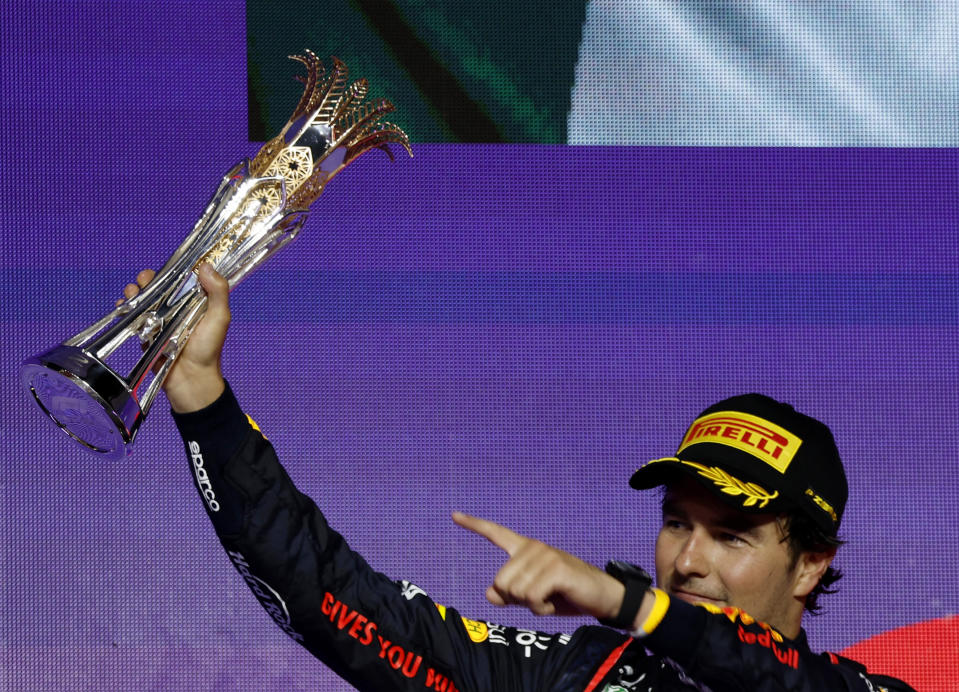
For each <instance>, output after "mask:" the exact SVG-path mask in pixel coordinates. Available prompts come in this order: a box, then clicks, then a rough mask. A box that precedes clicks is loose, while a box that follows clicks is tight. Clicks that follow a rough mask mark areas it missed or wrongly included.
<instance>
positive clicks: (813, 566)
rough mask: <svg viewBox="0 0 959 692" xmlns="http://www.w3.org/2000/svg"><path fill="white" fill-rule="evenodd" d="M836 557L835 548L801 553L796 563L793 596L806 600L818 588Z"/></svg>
mask: <svg viewBox="0 0 959 692" xmlns="http://www.w3.org/2000/svg"><path fill="white" fill-rule="evenodd" d="M834 557H836V549H835V548H830V549H829V550H825V551H822V552H812V551H805V550H804V551H803V552H802V553H800V554H799V559H798V560H797V561H796V586H795V588H794V590H793V596H794V597H796V598H806V596H808V595H809V594H810V593H811V592H812V590H813V589H815V588H816V585H817V584H818V583H819V580H820V579H822V575H823V574H825V573H826V569H827V568H828V567H829V565H830V563H831V562H832V559H833V558H834Z"/></svg>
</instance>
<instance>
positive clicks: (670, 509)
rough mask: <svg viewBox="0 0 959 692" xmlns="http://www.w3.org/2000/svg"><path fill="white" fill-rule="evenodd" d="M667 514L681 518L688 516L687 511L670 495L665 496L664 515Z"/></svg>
mask: <svg viewBox="0 0 959 692" xmlns="http://www.w3.org/2000/svg"><path fill="white" fill-rule="evenodd" d="M667 514H668V515H669V516H672V517H679V518H680V519H685V518H686V512H684V511H683V509H682V508H681V507H680V506H679V505H678V504H677V503H676V502H675V501H674V500H673V499H672V498H671V497H669V496H668V495H667V496H666V497H664V498H663V516H666V515H667Z"/></svg>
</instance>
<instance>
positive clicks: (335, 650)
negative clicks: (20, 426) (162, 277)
mask: <svg viewBox="0 0 959 692" xmlns="http://www.w3.org/2000/svg"><path fill="white" fill-rule="evenodd" d="M199 277H200V282H201V284H202V285H203V287H204V289H205V290H206V291H207V293H208V295H209V303H208V310H207V314H206V316H205V317H204V319H203V320H202V321H201V322H200V323H199V325H198V326H197V328H196V330H195V331H194V333H193V335H192V336H191V338H190V341H189V342H188V344H187V346H186V347H185V349H184V351H183V353H182V354H181V356H180V358H179V359H178V361H177V363H176V365H175V367H174V368H173V369H172V370H171V373H170V375H169V377H168V379H167V381H166V383H165V389H166V393H167V397H168V399H169V400H170V404H171V406H172V408H173V411H174V418H175V420H176V423H177V425H178V427H179V429H180V432H181V434H182V435H183V438H184V441H185V444H186V448H187V451H188V455H189V457H190V460H191V465H192V468H193V473H194V479H195V481H196V484H197V488H198V490H199V491H200V495H201V497H202V498H203V502H204V505H205V507H206V510H207V513H208V515H209V516H210V518H211V520H212V522H213V525H214V528H215V529H216V532H217V534H218V536H219V537H220V540H221V542H222V543H223V545H224V547H225V548H226V551H227V554H228V555H229V557H230V559H231V560H232V561H233V563H234V565H235V566H236V568H237V569H238V570H239V572H240V574H241V575H242V576H243V578H244V580H245V581H246V582H247V583H248V585H249V586H250V588H251V589H252V590H253V592H254V594H255V595H256V597H257V598H258V599H259V600H260V602H261V604H262V605H263V606H264V607H265V608H266V610H267V611H268V612H269V613H270V615H271V616H272V617H273V619H274V621H275V622H276V623H277V624H278V625H279V626H280V627H281V628H282V629H283V630H284V631H285V632H286V633H287V634H288V635H290V636H291V637H292V638H293V639H295V640H296V641H298V642H299V643H301V644H302V645H303V646H305V647H306V648H307V649H308V650H309V651H311V652H312V653H313V654H314V655H316V656H317V657H318V658H320V659H321V660H323V661H324V662H325V663H326V664H327V665H328V666H330V667H331V668H332V669H333V670H335V671H336V672H337V673H338V674H339V675H341V676H342V677H343V678H344V679H345V680H347V681H348V682H350V683H351V684H353V685H354V686H356V687H357V688H358V689H361V690H391V691H396V690H422V689H424V688H425V689H432V690H440V691H444V692H454V691H456V690H459V691H461V692H467V691H470V692H472V691H477V692H479V691H483V690H490V691H495V692H501V691H509V690H517V691H519V690H523V691H526V690H529V691H536V690H553V691H568V692H584V691H585V692H593V691H596V692H616V691H620V690H629V691H634V692H635V691H639V690H696V689H699V690H702V689H708V690H713V691H719V690H808V691H811V690H817V692H818V691H821V690H877V689H888V690H908V689H909V688H908V686H906V685H904V684H903V683H900V682H898V681H895V680H892V679H887V678H883V677H880V676H869V675H867V674H866V672H865V670H863V669H862V667H861V666H858V665H857V664H855V663H853V662H850V661H845V660H842V659H840V658H838V657H836V656H834V655H831V654H828V655H824V656H818V655H815V654H813V653H812V652H811V651H810V650H809V648H808V646H807V644H806V640H805V636H804V635H803V633H802V630H801V627H800V621H801V616H802V612H803V610H804V608H805V607H806V606H809V605H812V604H811V602H810V601H811V600H814V599H815V596H816V595H818V594H817V593H816V592H817V590H819V589H821V588H822V587H821V584H823V583H828V582H829V581H832V580H834V579H835V574H833V573H830V562H831V560H832V557H833V555H834V554H835V547H836V545H838V540H837V539H836V530H837V529H838V526H839V521H840V518H841V515H842V511H843V508H844V505H845V501H846V494H847V490H846V480H845V476H844V473H843V470H842V465H841V463H840V461H839V456H838V453H837V452H836V449H835V444H834V442H833V440H832V436H831V434H830V433H829V431H828V429H827V428H826V427H825V426H824V425H822V424H821V423H819V422H818V421H815V420H813V419H811V418H808V417H806V416H803V415H801V414H799V413H797V412H795V411H794V410H793V409H792V408H791V407H789V406H786V405H784V404H779V403H777V402H774V401H772V400H771V399H768V398H766V397H761V396H758V395H749V396H745V397H734V398H733V399H728V400H726V401H724V402H720V404H717V405H716V406H714V407H710V408H709V409H707V410H706V411H704V413H703V414H702V415H701V416H700V417H699V418H698V419H697V420H696V421H695V422H694V423H693V425H692V426H691V427H690V428H689V430H688V432H687V434H686V436H685V437H684V439H683V442H682V443H681V445H680V447H679V450H678V452H677V454H676V456H675V457H668V458H665V459H659V460H656V461H653V462H650V463H649V464H647V465H646V466H644V467H643V468H641V469H640V470H639V471H637V472H636V474H635V475H634V476H633V478H632V481H631V482H632V485H633V486H634V487H636V488H649V487H654V486H660V485H663V486H665V488H666V490H665V494H664V497H663V518H664V521H663V527H662V530H661V531H660V534H659V538H658V540H657V545H656V572H657V578H658V583H659V585H660V588H658V589H657V588H652V584H651V579H650V578H649V577H648V575H646V573H645V572H643V571H642V570H640V569H639V568H636V567H634V566H631V565H626V564H623V563H610V565H608V566H607V570H606V571H602V570H600V569H598V568H596V567H594V566H592V565H589V564H587V563H585V562H583V561H581V560H579V559H578V558H576V557H574V556H572V555H569V554H568V553H565V552H562V551H559V550H556V549H554V548H552V547H550V546H547V545H545V544H543V543H540V542H539V541H535V540H532V539H530V538H527V537H524V536H521V535H519V534H516V533H514V532H512V531H510V530H509V529H507V528H505V527H502V526H499V525H498V524H494V523H492V522H488V521H485V520H482V519H478V518H475V517H470V516H467V515H464V514H459V513H456V514H454V521H456V522H457V523H458V524H460V525H461V526H464V527H466V528H468V529H470V530H472V531H474V532H476V533H478V534H480V535H482V536H485V537H486V538H488V539H489V540H490V541H492V542H493V543H495V544H496V545H498V546H500V547H501V548H503V549H504V550H505V551H506V552H507V553H508V555H509V560H508V561H507V562H506V564H505V565H504V566H503V568H502V569H501V570H500V571H499V573H498V574H497V575H496V578H495V579H494V582H493V584H492V585H491V586H490V588H489V590H488V591H487V597H488V598H489V600H490V601H491V602H492V603H494V604H497V605H506V604H519V605H523V606H525V607H528V608H529V609H530V610H531V611H533V612H534V613H537V614H587V615H591V616H594V617H596V618H597V619H599V620H600V621H601V622H602V623H604V625H606V626H603V627H600V626H589V627H581V628H579V629H577V630H576V631H575V632H574V633H573V634H572V635H565V634H557V635H548V634H543V633H540V632H533V631H527V630H519V629H515V628H508V627H501V626H499V625H495V624H492V623H488V622H478V621H474V620H469V619H467V618H464V617H461V616H460V615H459V614H457V613H456V611H454V610H453V609H452V608H446V607H444V606H442V605H439V604H436V603H434V602H433V601H431V600H430V599H429V598H428V597H427V596H426V594H425V593H423V591H422V590H421V589H418V588H417V587H416V586H414V585H412V584H410V583H409V582H399V583H397V582H393V581H391V580H390V579H389V578H387V577H385V576H384V575H382V574H379V573H377V572H374V571H373V570H372V569H371V568H370V567H369V566H368V565H367V564H366V562H365V561H364V560H363V558H362V557H361V556H359V555H357V554H356V553H354V552H352V551H351V550H350V549H349V547H348V545H347V544H346V542H345V540H344V539H343V537H342V536H340V535H339V534H337V533H336V532H334V531H333V530H332V529H331V528H330V527H329V526H328V525H327V523H326V521H325V519H324V518H323V516H322V514H321V513H320V511H319V510H318V509H317V508H316V506H315V505H314V504H313V502H312V501H311V500H310V499H309V498H307V497H306V496H304V495H302V494H301V493H299V492H298V491H297V490H296V488H295V487H294V486H293V484H292V483H291V481H290V479H289V477H288V476H287V475H286V473H285V472H284V470H283V469H282V467H281V466H280V465H279V462H278V461H277V459H276V455H275V453H274V451H273V448H272V446H271V445H270V443H269V442H268V441H267V440H266V438H265V437H264V436H263V435H262V434H261V433H260V431H259V428H258V427H257V426H256V424H255V423H253V421H252V420H251V419H249V418H248V417H247V416H245V415H244V414H243V413H242V411H241V409H240V407H239V404H238V403H237V401H236V399H235V398H234V397H233V395H232V393H231V391H230V389H229V387H228V386H227V385H226V382H225V381H224V379H223V376H222V373H221V370H220V354H221V351H222V348H223V343H224V340H225V337H226V331H227V327H228V324H229V317H230V315H229V306H228V287H227V284H226V282H225V281H224V280H223V279H222V278H221V277H219V276H218V275H216V274H215V272H213V271H212V269H211V268H210V267H209V266H208V265H204V266H203V267H201V269H200V272H199ZM151 278H152V272H149V271H145V272H141V274H140V275H139V276H138V277H137V284H130V285H129V286H127V288H126V289H125V295H126V297H127V298H130V297H132V296H133V295H135V294H136V292H137V291H138V290H139V288H140V287H142V286H144V285H146V283H148V282H149V280H150V279H151ZM827 575H829V576H828V577H827ZM693 604H696V605H693Z"/></svg>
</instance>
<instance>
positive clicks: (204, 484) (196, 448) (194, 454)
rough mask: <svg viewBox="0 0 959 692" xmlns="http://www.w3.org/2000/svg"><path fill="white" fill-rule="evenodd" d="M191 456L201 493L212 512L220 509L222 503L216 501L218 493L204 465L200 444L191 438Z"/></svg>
mask: <svg viewBox="0 0 959 692" xmlns="http://www.w3.org/2000/svg"><path fill="white" fill-rule="evenodd" d="M190 458H191V459H192V460H193V474H194V475H195V476H196V483H197V485H198V486H199V487H200V493H201V494H202V495H203V499H204V500H206V506H207V507H209V508H210V511H211V512H219V511H220V503H219V502H217V501H216V493H214V492H213V485H212V484H211V483H210V477H209V476H208V475H207V473H206V468H205V467H204V466H203V455H202V454H200V445H198V444H197V443H196V442H194V441H193V440H190Z"/></svg>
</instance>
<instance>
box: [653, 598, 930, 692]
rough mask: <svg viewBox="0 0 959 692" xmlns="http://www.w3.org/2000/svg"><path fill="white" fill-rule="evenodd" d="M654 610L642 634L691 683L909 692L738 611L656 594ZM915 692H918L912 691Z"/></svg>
mask: <svg viewBox="0 0 959 692" xmlns="http://www.w3.org/2000/svg"><path fill="white" fill-rule="evenodd" d="M654 593H655V594H656V605H655V606H654V609H653V613H652V615H651V616H650V618H649V619H647V621H646V623H644V624H643V626H642V628H641V630H643V631H645V632H646V633H647V634H645V636H642V637H641V641H642V643H643V644H644V645H645V646H646V647H647V648H648V649H649V650H651V651H652V652H653V653H655V654H658V655H660V656H664V657H667V658H669V659H671V660H673V661H675V662H676V663H678V664H679V665H680V666H681V667H682V668H683V670H685V671H686V672H687V673H688V674H689V675H690V676H691V677H692V678H693V679H695V680H697V681H700V682H703V683H705V684H707V685H708V686H709V687H710V689H712V690H714V692H720V691H721V690H770V691H774V690H796V691H803V692H806V691H808V692H815V691H818V690H849V691H850V692H860V691H862V692H883V691H887V692H909V691H911V690H912V688H911V687H909V686H908V685H907V684H906V683H904V682H901V681H899V680H895V679H893V678H886V677H883V676H869V675H867V673H866V669H865V667H864V666H861V665H860V664H858V663H855V662H854V661H850V660H849V659H843V658H841V657H838V656H835V655H833V654H814V653H813V652H811V651H810V649H809V646H808V645H807V644H806V641H805V635H802V637H801V639H800V640H789V639H786V638H785V637H783V636H782V635H781V634H780V633H779V632H777V631H776V630H774V629H773V628H772V627H770V626H769V625H767V624H765V623H762V622H758V621H756V620H755V619H754V618H752V617H751V616H749V615H748V614H747V613H745V612H743V611H742V610H740V609H739V608H731V607H727V608H719V607H716V606H712V605H706V604H698V605H691V604H689V603H686V602H684V601H680V600H677V599H672V598H670V597H669V596H668V595H667V594H666V593H665V592H663V591H661V590H659V589H654ZM912 692H914V691H912Z"/></svg>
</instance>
